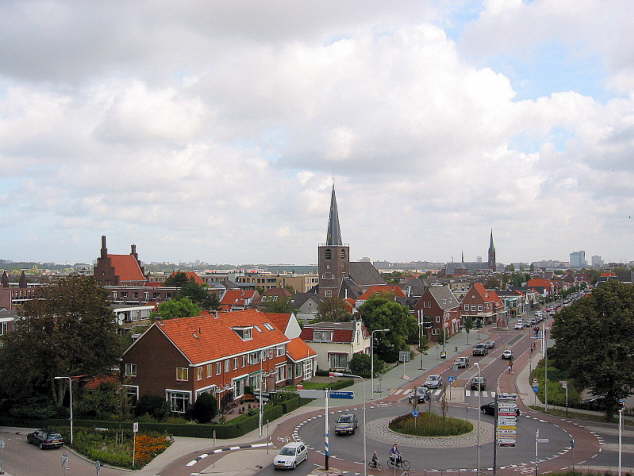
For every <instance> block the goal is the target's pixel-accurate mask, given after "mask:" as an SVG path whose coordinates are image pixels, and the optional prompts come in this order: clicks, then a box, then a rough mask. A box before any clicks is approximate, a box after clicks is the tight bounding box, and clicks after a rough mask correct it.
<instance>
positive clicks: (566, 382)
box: [559, 380, 568, 390]
mask: <svg viewBox="0 0 634 476" xmlns="http://www.w3.org/2000/svg"><path fill="white" fill-rule="evenodd" d="M559 385H561V388H563V389H564V390H566V389H567V388H568V381H566V380H560V381H559Z"/></svg>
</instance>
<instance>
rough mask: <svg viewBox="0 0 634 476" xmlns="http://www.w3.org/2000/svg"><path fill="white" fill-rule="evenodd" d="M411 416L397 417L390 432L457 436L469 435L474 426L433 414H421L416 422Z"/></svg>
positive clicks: (464, 421) (391, 424) (391, 425)
mask: <svg viewBox="0 0 634 476" xmlns="http://www.w3.org/2000/svg"><path fill="white" fill-rule="evenodd" d="M414 420H415V419H414V417H413V416H412V415H411V414H409V413H408V414H407V415H403V416H400V417H396V418H395V419H394V420H392V421H391V422H390V425H389V427H390V430H392V431H396V432H398V433H405V434H407V435H417V436H455V435H462V434H464V433H469V432H470V431H472V430H473V425H472V424H471V423H470V422H468V421H466V420H461V419H459V418H451V417H445V418H443V417H442V416H440V415H435V414H433V413H421V414H420V415H419V417H418V418H417V419H416V421H414Z"/></svg>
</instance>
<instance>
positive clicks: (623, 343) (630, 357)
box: [552, 281, 634, 419]
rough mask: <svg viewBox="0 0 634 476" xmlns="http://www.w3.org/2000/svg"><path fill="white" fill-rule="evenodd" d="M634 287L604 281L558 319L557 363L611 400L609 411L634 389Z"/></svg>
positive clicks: (562, 312) (555, 329)
mask: <svg viewBox="0 0 634 476" xmlns="http://www.w3.org/2000/svg"><path fill="white" fill-rule="evenodd" d="M632 336H634V287H633V286H631V285H628V284H623V283H620V282H616V281H611V282H608V283H605V284H602V285H601V286H599V287H598V288H596V289H594V290H593V292H592V294H591V295H590V296H589V297H585V298H583V299H580V300H578V301H576V302H575V303H574V304H573V305H572V306H570V307H567V308H564V309H562V310H561V311H560V312H559V313H558V314H557V317H556V319H555V324H554V326H553V329H552V337H553V338H554V339H555V340H556V350H555V353H554V354H555V356H556V363H557V367H558V368H561V369H568V372H569V374H570V375H571V376H572V377H573V378H574V379H575V381H576V382H577V383H578V384H579V385H580V386H581V387H585V388H589V389H590V390H591V391H592V393H593V394H595V395H601V396H603V397H605V400H606V407H607V410H606V416H607V418H608V419H609V418H611V417H612V415H613V414H614V413H615V411H616V409H617V405H618V400H619V399H621V398H626V397H627V396H629V395H631V394H632V393H633V392H632V389H633V388H634V339H632Z"/></svg>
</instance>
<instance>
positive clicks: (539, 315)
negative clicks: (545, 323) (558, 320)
mask: <svg viewBox="0 0 634 476" xmlns="http://www.w3.org/2000/svg"><path fill="white" fill-rule="evenodd" d="M543 315H544V313H543V312H542V311H535V316H537V317H542V316H543Z"/></svg>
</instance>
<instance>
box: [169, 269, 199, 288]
mask: <svg viewBox="0 0 634 476" xmlns="http://www.w3.org/2000/svg"><path fill="white" fill-rule="evenodd" d="M176 273H183V274H184V275H185V276H187V279H189V280H190V281H193V282H195V283H196V284H199V285H200V284H205V281H203V279H202V278H201V277H200V276H198V275H197V274H196V273H194V272H193V271H174V272H173V273H172V274H171V275H170V278H173V277H174V276H176Z"/></svg>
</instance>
